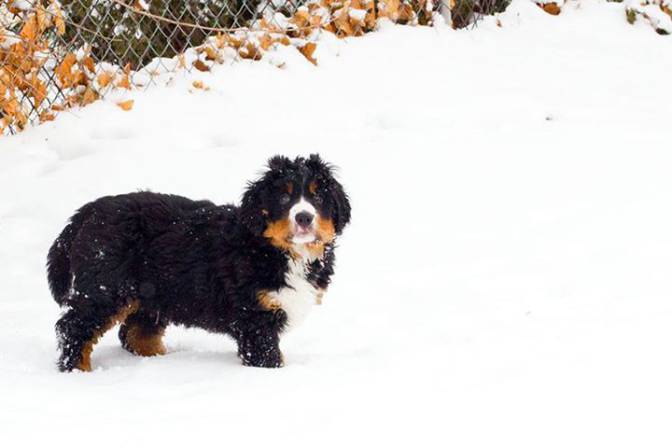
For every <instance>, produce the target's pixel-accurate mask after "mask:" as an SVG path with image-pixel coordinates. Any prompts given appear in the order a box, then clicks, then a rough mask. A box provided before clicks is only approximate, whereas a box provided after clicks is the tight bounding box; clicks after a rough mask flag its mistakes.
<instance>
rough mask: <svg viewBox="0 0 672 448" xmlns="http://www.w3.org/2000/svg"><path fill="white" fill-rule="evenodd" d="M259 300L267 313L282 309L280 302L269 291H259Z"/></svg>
mask: <svg viewBox="0 0 672 448" xmlns="http://www.w3.org/2000/svg"><path fill="white" fill-rule="evenodd" d="M257 300H258V301H259V304H260V305H261V307H262V308H263V309H265V310H267V311H275V310H279V309H280V302H279V301H278V299H276V298H275V297H273V296H272V295H271V294H270V293H269V292H268V291H259V292H258V293H257Z"/></svg>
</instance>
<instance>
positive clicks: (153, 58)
mask: <svg viewBox="0 0 672 448" xmlns="http://www.w3.org/2000/svg"><path fill="white" fill-rule="evenodd" d="M508 1H509V0H60V1H59V0H0V120H1V121H0V131H1V132H0V133H2V134H6V133H12V132H15V131H17V130H20V129H23V128H24V127H25V126H26V125H27V124H29V123H37V122H40V121H45V120H50V119H52V118H53V116H54V114H55V113H57V112H58V111H60V110H62V109H65V108H67V107H70V106H73V105H85V104H88V103H90V102H92V101H95V100H96V99H98V98H100V97H102V96H104V95H105V94H106V93H107V92H108V91H109V90H110V89H115V88H116V89H124V88H131V86H134V87H137V86H146V85H149V84H151V83H152V82H154V79H155V76H154V75H156V74H159V73H164V72H166V71H174V70H177V69H184V70H191V69H197V70H202V71H207V70H209V68H210V67H211V66H212V65H213V64H214V63H221V62H222V61H224V60H236V59H240V58H243V59H260V58H261V57H262V56H263V54H264V52H266V51H268V50H269V49H272V47H273V46H274V45H293V46H295V47H297V49H298V50H299V51H301V53H303V54H304V56H306V58H308V59H309V60H310V61H311V62H315V61H314V59H313V58H312V52H313V51H314V49H315V45H316V43H315V42H316V41H317V40H318V39H317V37H318V35H319V33H322V32H332V33H335V34H336V35H337V36H339V37H348V36H359V35H361V34H364V33H366V32H369V31H372V30H374V29H375V27H376V25H377V23H378V21H379V20H381V19H386V20H391V21H393V22H395V23H400V24H409V25H432V24H433V23H434V22H435V21H436V20H443V21H447V22H448V23H450V24H452V26H453V27H455V28H463V27H467V26H470V25H472V24H474V23H476V21H477V20H478V18H479V17H480V16H481V15H484V14H491V13H494V12H500V11H503V10H504V9H505V7H506V6H507V4H508Z"/></svg>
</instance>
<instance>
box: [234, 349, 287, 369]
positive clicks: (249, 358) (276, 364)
mask: <svg viewBox="0 0 672 448" xmlns="http://www.w3.org/2000/svg"><path fill="white" fill-rule="evenodd" d="M238 357H239V358H240V359H241V360H242V362H243V365H244V366H248V367H264V368H267V369H277V368H280V367H283V366H284V365H285V361H284V359H283V356H282V353H279V352H278V353H265V354H264V355H256V356H255V355H254V354H253V353H250V352H248V353H241V354H239V355H238Z"/></svg>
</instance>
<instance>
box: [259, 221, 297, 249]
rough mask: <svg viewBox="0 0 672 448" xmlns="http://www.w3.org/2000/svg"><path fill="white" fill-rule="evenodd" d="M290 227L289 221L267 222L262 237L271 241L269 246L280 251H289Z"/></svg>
mask: <svg viewBox="0 0 672 448" xmlns="http://www.w3.org/2000/svg"><path fill="white" fill-rule="evenodd" d="M290 229H291V225H290V223H289V219H287V218H285V219H279V220H277V221H272V222H269V223H268V225H267V226H266V230H264V236H265V237H266V238H268V239H269V240H271V244H272V245H274V246H275V247H279V248H281V249H290V248H291V244H290V243H289V238H290V237H291V230H290Z"/></svg>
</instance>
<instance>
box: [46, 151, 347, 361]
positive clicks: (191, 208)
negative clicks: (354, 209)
mask: <svg viewBox="0 0 672 448" xmlns="http://www.w3.org/2000/svg"><path fill="white" fill-rule="evenodd" d="M268 167H269V169H268V171H267V172H266V173H265V175H264V176H263V177H261V178H260V179H259V180H257V181H255V182H251V183H250V184H249V185H248V188H247V190H246V192H245V194H244V195H243V199H242V203H241V206H240V207H236V206H234V205H222V206H218V205H215V204H213V203H212V202H209V201H192V200H190V199H187V198H184V197H180V196H175V195H166V194H158V193H151V192H138V193H131V194H125V195H119V196H107V197H103V198H100V199H98V200H96V201H94V202H91V203H89V204H86V205H84V206H83V207H82V208H80V209H79V210H78V211H77V212H76V213H75V215H74V216H73V217H72V218H71V220H70V223H69V224H68V225H67V226H66V227H65V229H64V230H63V232H62V233H61V234H60V236H59V237H58V238H57V239H56V241H55V242H54V244H53V246H52V247H51V249H50V251H49V255H48V262H47V266H48V279H49V285H50V288H51V292H52V295H53V297H54V299H55V300H56V302H57V303H58V304H60V305H62V306H64V307H66V310H65V312H64V314H63V315H62V316H61V318H60V319H59V320H58V322H57V323H56V330H57V336H58V341H59V349H60V351H61V355H60V358H59V363H58V365H59V368H60V369H61V370H64V371H68V370H72V369H74V368H77V367H78V366H79V363H80V362H81V361H82V351H83V350H84V347H85V345H86V344H87V343H89V342H90V341H91V340H92V339H93V340H95V337H96V336H97V335H99V334H100V333H101V332H103V331H105V330H106V329H107V328H108V327H109V324H110V321H111V320H112V319H113V317H114V316H117V315H119V313H120V311H121V310H123V309H125V307H128V306H129V304H131V303H134V304H136V305H137V306H138V307H137V310H136V309H134V310H135V312H134V313H133V314H131V315H130V316H129V317H128V318H127V319H126V323H124V324H122V326H121V328H120V332H119V337H120V339H121V341H122V345H123V346H124V347H126V348H127V349H128V348H129V347H128V341H127V331H128V330H127V328H128V327H127V326H128V325H131V324H132V325H136V326H137V327H139V328H141V329H142V331H143V333H147V334H158V333H161V332H162V331H163V329H164V328H165V327H166V326H167V325H169V324H181V325H185V326H194V327H200V328H204V329H206V330H209V331H212V332H217V333H224V334H228V335H230V336H232V337H233V338H234V339H235V340H236V341H237V343H238V352H239V356H240V357H241V359H242V361H243V363H244V364H246V365H252V366H263V367H279V366H281V365H282V363H283V361H282V354H281V352H280V350H279V347H278V343H279V338H280V334H281V332H282V330H283V327H284V325H285V323H286V315H285V312H284V311H283V310H282V309H276V310H268V309H265V308H264V307H262V306H261V305H260V303H259V301H258V299H257V294H258V293H259V292H260V291H268V290H278V289H279V288H282V287H286V286H287V285H286V280H285V274H286V272H287V270H288V262H289V257H290V254H289V252H288V251H287V250H286V249H283V248H281V247H276V246H275V245H273V244H271V241H270V240H269V239H267V238H266V237H264V236H263V233H264V230H265V229H266V226H267V225H268V223H269V222H273V221H276V220H279V219H283V217H285V218H286V216H287V213H288V209H289V207H290V206H291V205H292V203H295V202H296V199H297V198H300V197H301V196H303V197H306V198H307V199H308V200H309V202H311V203H312V204H313V205H314V206H315V208H316V209H317V211H318V213H319V214H320V215H321V216H322V217H326V218H328V219H331V220H332V221H333V224H334V227H335V230H336V234H337V235H338V234H340V233H341V232H342V230H343V228H344V227H345V225H346V224H347V223H348V221H349V220H350V204H349V201H348V197H347V195H346V194H345V192H344V190H343V187H342V186H341V185H340V184H339V183H338V181H336V179H335V178H334V177H333V173H332V168H331V167H330V166H329V165H327V164H326V163H324V162H323V161H322V160H321V159H320V158H319V156H317V155H311V156H310V157H309V158H308V159H304V158H301V157H299V158H297V159H295V160H290V159H288V158H286V157H280V156H277V157H274V158H272V159H271V160H270V161H269V164H268ZM288 182H294V183H295V185H296V186H297V188H295V189H294V191H293V192H292V194H291V201H290V202H288V203H285V201H284V200H280V197H281V196H282V195H285V196H286V195H287V193H286V192H285V191H284V188H285V186H286V184H287V183H288ZM310 182H316V183H317V185H318V188H317V192H315V194H311V193H310V192H309V191H308V185H309V183H310ZM284 199H286V198H284ZM333 249H334V244H333V242H330V243H329V244H327V245H326V248H325V251H324V257H322V258H321V259H318V260H315V261H313V262H312V263H311V264H310V265H309V269H308V272H307V278H308V280H309V281H310V282H312V283H313V285H315V286H317V287H319V288H322V289H324V288H326V287H327V286H328V284H329V281H330V277H331V275H332V273H333V264H334V250H333ZM138 304H139V305H138Z"/></svg>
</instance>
